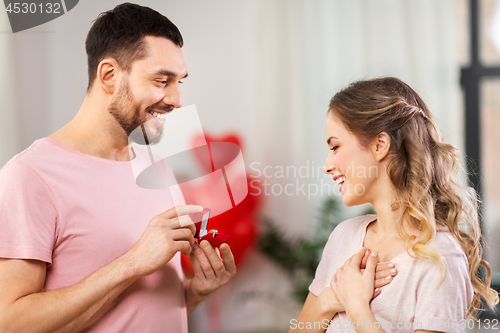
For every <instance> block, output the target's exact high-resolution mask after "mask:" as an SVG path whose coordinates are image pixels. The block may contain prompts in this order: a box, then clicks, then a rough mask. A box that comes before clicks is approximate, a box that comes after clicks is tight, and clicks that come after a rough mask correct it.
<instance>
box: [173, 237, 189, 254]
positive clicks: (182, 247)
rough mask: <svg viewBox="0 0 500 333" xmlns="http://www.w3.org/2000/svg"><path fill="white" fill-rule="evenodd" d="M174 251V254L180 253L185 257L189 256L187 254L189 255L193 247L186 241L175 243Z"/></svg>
mask: <svg viewBox="0 0 500 333" xmlns="http://www.w3.org/2000/svg"><path fill="white" fill-rule="evenodd" d="M174 249H175V251H176V252H177V251H181V252H182V253H183V254H184V255H185V256H189V254H191V251H192V249H193V245H192V244H191V243H190V242H188V241H186V240H181V241H176V242H175V245H174Z"/></svg>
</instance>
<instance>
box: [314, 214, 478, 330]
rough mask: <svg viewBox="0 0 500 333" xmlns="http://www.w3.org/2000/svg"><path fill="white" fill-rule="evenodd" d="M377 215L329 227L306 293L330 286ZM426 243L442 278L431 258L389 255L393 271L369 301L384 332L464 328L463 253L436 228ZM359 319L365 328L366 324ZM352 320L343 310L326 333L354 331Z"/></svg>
mask: <svg viewBox="0 0 500 333" xmlns="http://www.w3.org/2000/svg"><path fill="white" fill-rule="evenodd" d="M376 218H377V217H376V216H375V215H366V216H361V217H357V218H354V219H351V220H348V221H344V222H342V223H341V224H339V225H338V226H337V227H336V228H335V229H334V230H333V232H332V234H331V235H330V238H329V240H328V243H327V244H326V246H325V249H324V252H323V257H322V258H321V262H320V264H319V266H318V269H317V270H316V277H315V278H314V281H313V282H312V283H311V285H310V286H309V291H310V292H311V293H313V294H314V295H316V296H319V294H320V292H321V291H322V290H323V289H324V288H326V287H329V285H330V281H331V279H332V277H333V275H334V274H335V272H336V271H337V269H338V268H339V267H341V266H342V265H343V264H344V263H345V261H346V260H347V259H349V258H350V257H351V256H352V255H353V254H355V253H357V252H358V251H359V250H361V248H362V245H363V241H364V238H365V235H366V227H367V226H368V224H369V223H370V222H373V221H374V220H375V219H376ZM428 245H429V246H430V247H431V248H433V249H435V250H437V251H438V252H439V253H440V254H442V255H443V256H444V259H445V261H446V265H447V271H446V275H445V278H444V280H443V282H442V283H441V284H439V278H440V275H439V268H438V266H437V265H436V264H434V263H432V262H431V261H430V260H417V259H414V258H412V257H411V256H410V255H409V254H408V253H407V252H404V253H402V254H400V255H398V256H397V257H395V258H394V259H392V260H391V262H393V263H394V265H395V266H396V268H397V269H398V274H397V275H396V277H395V278H394V280H393V281H392V282H391V283H390V284H388V285H387V286H384V287H382V288H381V290H382V292H381V294H380V295H379V296H377V297H376V298H375V299H373V300H372V302H371V303H370V308H371V310H372V313H373V315H374V317H375V318H376V319H377V322H378V323H379V325H381V326H380V328H383V329H385V331H386V332H414V331H415V330H417V329H423V330H434V331H442V332H464V330H463V329H461V328H460V326H461V325H462V327H463V325H464V320H465V317H466V314H467V309H468V308H469V306H470V304H471V302H472V296H473V289H472V284H471V282H470V279H469V272H468V261H467V258H466V256H465V254H464V252H463V251H462V249H461V248H460V245H459V244H458V241H457V240H456V239H455V238H454V237H453V235H451V233H449V232H445V231H441V232H437V235H436V238H435V239H434V240H433V241H431V242H430V243H429V244H428ZM359 324H360V327H361V326H363V325H368V327H370V324H369V323H363V322H360V323H359ZM371 324H372V325H376V324H375V323H371ZM355 325H356V324H354V326H353V323H350V322H349V318H348V317H347V315H346V313H345V312H341V313H338V314H337V315H336V316H335V317H334V318H333V320H332V322H331V323H330V326H329V327H328V330H327V332H356V331H355V330H354V328H355V327H356V326H355ZM364 327H366V326H364ZM373 327H374V328H375V326H373ZM453 327H457V328H455V329H454V328H453Z"/></svg>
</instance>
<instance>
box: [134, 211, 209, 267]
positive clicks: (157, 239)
mask: <svg viewBox="0 0 500 333" xmlns="http://www.w3.org/2000/svg"><path fill="white" fill-rule="evenodd" d="M202 210H203V208H202V207H200V206H195V205H187V206H176V207H173V208H171V209H169V210H167V211H165V212H163V213H161V214H159V215H157V216H155V217H153V219H152V220H151V221H150V222H149V225H148V226H147V228H146V230H145V231H144V233H143V234H142V236H141V238H140V239H139V241H138V242H137V243H136V244H135V245H134V246H133V247H132V249H131V250H130V251H129V252H128V253H127V254H126V256H128V258H129V259H130V261H131V262H133V263H135V270H136V275H138V276H144V275H149V274H151V273H153V272H155V271H156V270H157V269H158V268H160V267H162V266H163V265H165V264H166V263H167V262H169V261H170V259H172V258H173V256H174V255H175V254H176V253H177V252H178V251H182V252H183V253H184V254H185V255H189V254H190V253H191V250H192V247H193V244H194V234H195V233H196V228H195V226H194V223H193V221H192V220H191V218H190V217H189V216H188V214H193V213H198V212H201V211H202Z"/></svg>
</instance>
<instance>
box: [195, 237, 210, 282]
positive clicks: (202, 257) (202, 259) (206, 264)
mask: <svg viewBox="0 0 500 333" xmlns="http://www.w3.org/2000/svg"><path fill="white" fill-rule="evenodd" d="M202 243H203V242H202ZM209 245H210V244H209ZM202 249H203V248H202V247H201V245H200V246H198V247H197V248H196V249H195V250H194V251H193V254H194V256H195V257H196V259H197V260H198V263H199V264H200V267H201V270H202V271H203V274H204V275H205V277H206V278H207V280H213V279H215V272H214V270H213V268H212V264H211V263H210V260H209V259H208V258H207V255H206V252H205V250H204V249H203V250H202Z"/></svg>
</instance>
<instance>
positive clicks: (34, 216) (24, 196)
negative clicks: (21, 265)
mask: <svg viewBox="0 0 500 333" xmlns="http://www.w3.org/2000/svg"><path fill="white" fill-rule="evenodd" d="M56 220H57V209H56V205H55V198H54V195H53V193H52V192H51V190H50V188H49V187H48V185H47V184H46V183H45V181H44V180H43V179H42V178H41V177H40V176H39V175H38V174H37V173H36V172H35V171H34V170H33V169H31V168H30V167H29V166H26V165H24V164H22V163H19V162H16V161H10V162H9V163H7V164H6V165H5V166H4V167H3V168H2V170H0V230H1V231H0V257H1V258H11V259H36V260H41V261H45V262H47V263H49V264H52V250H53V247H54V244H55V230H56Z"/></svg>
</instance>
